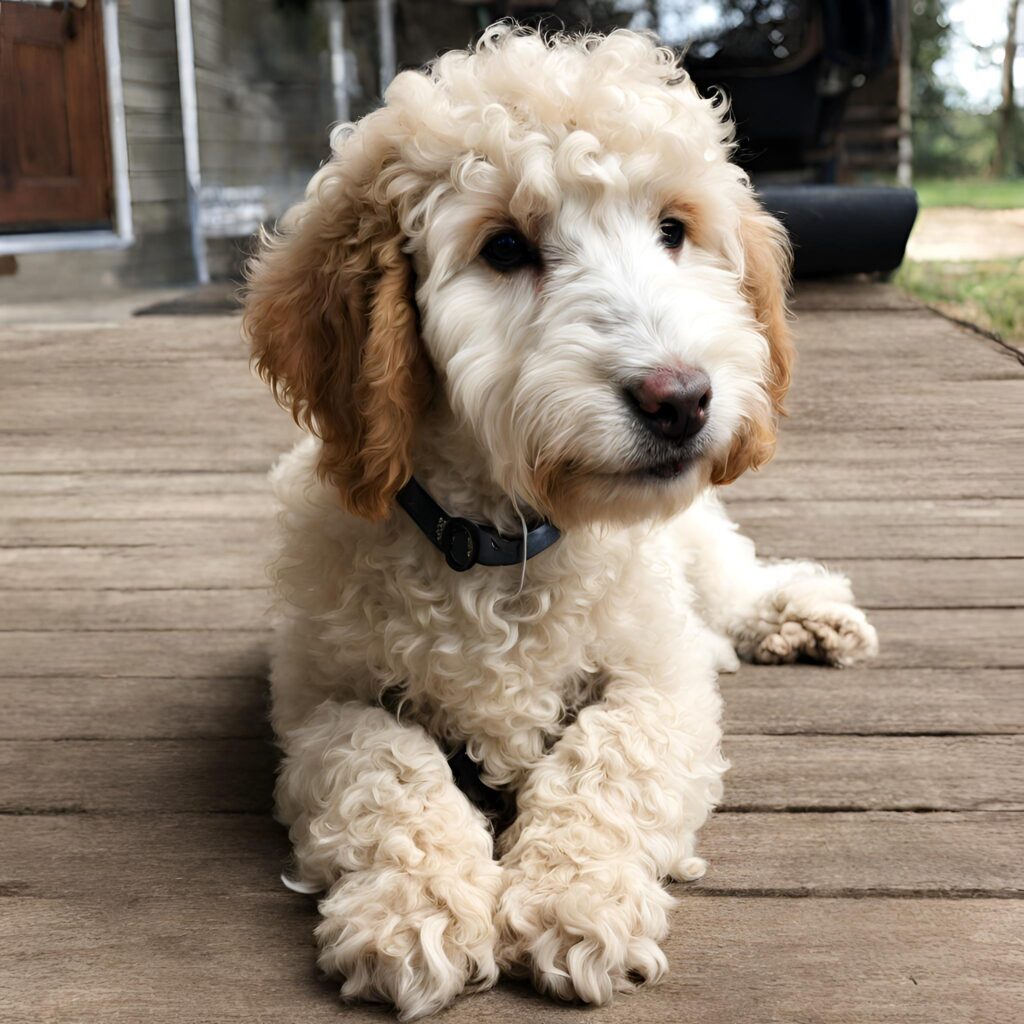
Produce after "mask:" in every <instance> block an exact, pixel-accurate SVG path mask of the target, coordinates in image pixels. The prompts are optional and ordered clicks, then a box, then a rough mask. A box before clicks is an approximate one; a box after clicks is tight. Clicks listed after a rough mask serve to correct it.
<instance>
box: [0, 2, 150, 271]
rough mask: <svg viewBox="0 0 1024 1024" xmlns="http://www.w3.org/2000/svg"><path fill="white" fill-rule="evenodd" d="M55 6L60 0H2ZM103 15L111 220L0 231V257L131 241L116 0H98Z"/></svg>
mask: <svg viewBox="0 0 1024 1024" xmlns="http://www.w3.org/2000/svg"><path fill="white" fill-rule="evenodd" d="M3 2H4V3H12V2H13V3H26V2H27V3H37V4H40V5H41V6H43V5H48V6H57V5H59V4H61V3H62V2H63V0H3ZM98 2H99V3H101V5H102V15H103V52H104V56H105V57H106V65H107V120H108V123H109V127H110V169H111V177H112V179H113V186H114V210H113V215H114V223H113V226H112V227H111V228H105V229H100V230H96V231H36V232H27V233H25V234H16V235H13V234H12V235H5V234H0V256H7V255H12V256H19V255H25V254H28V253H35V252H71V251H81V250H85V249H127V248H128V246H130V245H131V244H132V243H133V242H134V241H135V234H134V231H133V228H132V195H131V186H130V183H129V180H128V134H127V131H126V129H125V119H124V88H123V86H122V83H121V44H120V40H119V38H118V20H117V19H118V13H117V5H118V0H98Z"/></svg>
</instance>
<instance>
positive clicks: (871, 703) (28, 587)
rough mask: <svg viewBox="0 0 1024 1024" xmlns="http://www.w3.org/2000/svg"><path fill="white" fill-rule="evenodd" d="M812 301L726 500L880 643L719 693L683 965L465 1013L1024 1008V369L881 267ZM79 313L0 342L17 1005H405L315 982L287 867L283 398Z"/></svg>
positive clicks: (212, 334)
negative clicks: (719, 779) (271, 491)
mask: <svg viewBox="0 0 1024 1024" xmlns="http://www.w3.org/2000/svg"><path fill="white" fill-rule="evenodd" d="M797 308H798V311H799V314H800V322H799V342H800V349H801V364H800V368H799V373H798V381H797V385H796V387H795V388H794V391H793V393H792V397H791V401H790V406H791V409H792V413H793V414H792V418H791V420H790V421H789V422H788V424H787V425H786V427H785V431H784V435H783V441H782V445H781V448H780V453H779V456H778V458H777V459H776V461H775V462H774V463H773V464H772V465H771V466H769V467H768V468H766V469H765V470H764V471H762V472H761V473H759V474H757V475H754V476H750V477H748V478H746V479H744V480H743V481H741V482H740V483H739V484H738V485H736V486H735V487H734V488H733V495H732V497H733V500H732V503H731V507H732V509H733V510H734V512H735V514H736V516H737V517H738V518H739V520H740V521H741V522H742V524H743V525H744V527H745V528H746V529H747V530H748V531H749V532H750V533H751V534H752V535H753V536H754V537H755V539H756V540H757V541H758V543H759V546H760V548H761V550H762V551H763V552H764V553H766V554H770V555H776V556H791V555H794V556H795V555H804V556H815V557H818V558H821V559H825V560H827V561H828V562H830V563H832V564H834V565H837V566H841V567H842V568H844V569H846V570H848V571H849V573H850V574H851V575H852V577H853V579H854V582H855V587H856V591H857V594H858V596H859V598H860V599H861V600H862V602H863V603H864V604H865V605H866V606H867V607H868V608H869V609H871V615H872V618H873V621H874V622H875V623H876V625H877V626H878V629H879V633H880V635H881V641H882V653H881V656H880V657H879V659H878V660H877V661H876V662H875V663H874V664H872V665H871V666H870V667H869V668H866V669H857V670H851V671H847V672H837V671H830V670H826V669H818V668H812V667H797V668H781V669H753V668H744V669H743V670H742V672H741V673H740V674H739V675H738V676H735V677H731V678H726V679H724V680H723V689H724V692H725V696H726V703H727V736H728V739H727V753H728V755H729V756H730V758H731V759H732V762H733V766H734V767H733V769H732V771H731V772H730V773H729V775H728V777H727V785H726V798H725V805H724V807H723V809H722V811H721V812H720V813H719V814H718V815H717V816H716V818H715V820H714V821H713V823H712V824H711V825H710V826H709V827H708V829H707V830H706V832H705V838H704V842H703V850H704V851H705V852H706V855H707V856H708V857H709V858H710V860H711V869H710V871H709V873H708V875H707V877H706V878H705V879H704V880H703V881H702V882H700V883H698V884H696V885H693V886H689V887H682V886H679V887H676V891H677V893H678V895H679V896H680V897H681V898H680V901H679V904H678V906H677V909H676V910H675V913H674V927H673V931H672V935H671V938H670V940H669V942H668V946H667V951H668V954H669V959H670V961H671V965H672V971H671V974H670V976H669V978H668V980H667V981H666V982H665V983H664V984H663V985H662V986H661V987H659V988H656V989H652V990H650V991H641V992H638V993H637V994H635V995H633V996H630V997H626V998H622V999H621V1000H620V1001H619V1002H618V1003H617V1004H616V1005H615V1006H614V1007H612V1008H610V1009H606V1010H601V1011H586V1010H583V1009H580V1008H560V1007H556V1006H553V1005H549V1004H547V1003H543V1002H540V1001H539V1000H538V999H537V998H536V997H534V996H533V995H532V993H531V992H530V991H529V990H528V989H526V988H524V987H519V986H512V985H507V984H503V985H502V986H500V987H499V988H498V989H497V990H496V991H494V992H492V993H489V994H487V995H483V996H478V997H473V998H469V999H464V1000H462V1001H460V1002H459V1003H458V1004H457V1005H456V1006H455V1008H454V1009H453V1010H451V1011H450V1012H449V1013H448V1014H447V1015H446V1016H445V1018H444V1019H445V1020H446V1021H448V1022H450V1024H462V1022H467V1024H468V1022H471V1021H477V1020H498V1021H501V1020H508V1021H511V1020H517V1019H520V1018H521V1017H523V1016H527V1015H529V1016H530V1017H531V1018H532V1019H533V1020H544V1021H547V1020H551V1021H556V1020H557V1021H560V1022H566V1024H575V1022H580V1021H584V1020H585V1021H587V1022H588V1024H593V1022H597V1021H600V1022H602V1024H620V1022H626V1021H629V1022H631V1024H633V1022H635V1024H644V1022H661V1021H665V1022H668V1021H676V1020H680V1021H691V1020H692V1021H700V1022H701V1024H760V1022H766V1021H779V1022H783V1021H785V1022H791V1021H800V1022H808V1024H832V1022H834V1024H859V1022H868V1021H871V1022H876V1021H891V1022H894V1024H911V1022H921V1024H926V1022H927V1024H937V1022H938V1024H959V1022H963V1024H967V1022H979V1021H998V1022H1000V1024H1011V1022H1013V1021H1015V1020H1021V1019H1024V903H1022V902H1021V899H1020V897H1021V896H1022V895H1024V829H1022V826H1024V816H1022V813H1021V812H1022V811H1024V737H1022V735H1021V734H1022V730H1024V580H1022V576H1024V572H1022V567H1024V561H1022V559H1024V365H1022V363H1021V361H1019V360H1018V359H1017V358H1016V357H1015V355H1014V353H1012V352H1010V351H1007V350H1006V349H1005V348H1003V347H1000V346H999V345H998V344H996V343H994V342H990V341H988V340H986V339H985V338H983V337H981V336H979V335H977V334H974V333H972V332H970V331H968V330H965V329H962V328H960V327H957V326H955V325H952V324H950V323H949V322H947V321H945V320H943V319H941V318H940V317H939V316H937V315H935V314H932V313H930V312H928V311H926V310H923V309H921V308H919V307H916V306H914V305H912V304H910V303H909V302H907V301H905V300H904V299H902V298H901V297H900V296H899V295H898V294H897V293H895V292H893V291H892V290H890V289H887V288H885V287H883V286H877V285H853V284H849V285H831V286H816V287H813V288H805V289H803V290H802V291H801V292H800V293H799V295H798V301H797ZM8 312H9V318H11V317H10V311H8ZM16 312H17V311H16V310H15V311H14V315H13V319H14V320H15V321H16V320H17V316H16ZM47 319H48V320H49V321H50V322H49V323H45V322H28V323H24V324H17V323H14V324H12V325H9V326H7V327H4V328H2V329H0V360H2V362H0V431H2V433H0V473H2V475H0V544H2V547H0V587H2V589H0V629H2V632H0V676H2V678H0V687H2V691H3V705H2V707H3V712H2V714H0V810H2V812H3V814H2V816H0V1021H4V1022H12V1024H14V1022H17V1024H28V1022H37V1021H60V1022H75V1024H78V1022H86V1021H88V1022H92V1021H97V1022H100V1021H102V1022H104V1024H119V1022H125V1024H136V1022H143V1021H144V1022H147V1024H149V1022H152V1024H163V1022H166V1024H199V1022H216V1024H224V1022H235V1021H237V1022H240V1024H253V1022H255V1021H273V1022H282V1024H306V1022H318V1021H335V1020H337V1019H338V1017H339V1015H340V1016H341V1018H342V1019H343V1020H347V1021H362V1020H375V1021H382V1020H386V1019H388V1015H387V1013H386V1012H385V1011H383V1010H380V1009H374V1008H365V1007H359V1008H343V1007H341V1006H340V1004H339V1003H338V1001H337V998H336V987H335V986H334V985H333V984H330V983H325V982H322V981H320V980H318V979H317V977H316V976H315V972H314V967H313V942H312V928H313V925H314V921H315V907H314V904H313V901H312V900H310V899H308V898H304V897H302V896H297V895H295V894H293V893H291V892H288V891H286V890H285V889H284V888H283V887H282V885H281V884H280V882H279V881H278V874H279V871H280V869H281V866H282V863H283V859H284V857H285V856H286V852H287V850H286V843H285V839H284V836H283V835H282V834H281V831H280V829H278V828H277V827H276V826H275V825H274V823H273V822H272V820H271V819H270V817H269V814H268V808H269V805H270V793H271V783H272V773H273V767H274V753H273V751H272V749H271V746H270V744H269V742H268V734H267V728H266V726H265V723H264V711H265V700H266V685H265V675H264V674H265V656H264V653H263V648H264V639H265V625H264V623H263V619H262V615H263V609H264V607H265V604H266V594H265V583H264V577H263V573H262V568H261V565H262V560H263V558H264V556H265V554H266V550H267V520H268V516H269V514H270V503H269V498H268V494H267V488H266V485H265V482H264V472H265V470H266V468H267V466H268V464H269V462H270V460H271V458H272V457H273V455H274V454H275V453H276V452H278V451H280V450H281V449H283V448H284V447H285V445H286V444H287V443H288V441H289V439H290V437H291V436H292V428H291V427H290V425H289V423H288V421H287V417H286V416H285V415H284V414H283V413H280V412H279V411H277V410H276V409H275V407H274V406H273V404H272V402H271V400H270V398H269V396H268V395H267V394H266V393H265V392H264V389H263V387H262V386H261V385H259V384H258V383H257V382H255V381H253V380H252V379H250V377H249V375H248V372H247V369H246V356H245V354H244V352H243V350H242V348H241V345H240V343H239V341H238V336H237V335H238V323H237V320H236V319H234V318H232V317H195V318H170V317H147V318H144V319H137V320H130V319H125V318H115V319H114V320H113V321H112V322H109V323H105V324H104V323H86V322H79V321H75V322H70V323H59V322H57V320H58V319H59V316H58V315H57V314H56V313H55V314H52V315H50V316H49V317H48V318H47Z"/></svg>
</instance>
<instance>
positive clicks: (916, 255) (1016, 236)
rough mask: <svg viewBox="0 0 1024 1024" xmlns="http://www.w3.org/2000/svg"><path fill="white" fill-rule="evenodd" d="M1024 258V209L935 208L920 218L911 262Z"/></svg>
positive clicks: (909, 247)
mask: <svg viewBox="0 0 1024 1024" xmlns="http://www.w3.org/2000/svg"><path fill="white" fill-rule="evenodd" d="M1020 257H1024V209H1018V210H977V209H974V208H973V207H970V206H949V207H935V208H932V209H927V210H922V211H921V212H920V213H919V214H918V216H917V223H916V224H915V225H914V231H913V234H911V236H910V243H909V244H908V245H907V259H911V260H920V261H928V260H932V261H938V262H945V263H959V262H965V261H971V262H974V261H983V260H1012V259H1018V258H1020Z"/></svg>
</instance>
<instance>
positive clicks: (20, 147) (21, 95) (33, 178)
mask: <svg viewBox="0 0 1024 1024" xmlns="http://www.w3.org/2000/svg"><path fill="white" fill-rule="evenodd" d="M100 4H101V0H87V2H86V3H85V5H84V6H83V7H82V8H81V9H79V8H78V7H77V6H75V5H71V4H69V5H68V6H67V7H64V6H62V5H59V4H58V5H53V6H45V5H42V4H34V3H10V2H3V0H0V233H2V232H11V231H36V230H56V229H65V228H68V229H74V228H97V227H109V226H110V224H111V219H112V197H111V178H110V155H109V154H110V145H109V131H108V123H107V97H106V70H105V62H104V59H103V24H102V12H101V10H100Z"/></svg>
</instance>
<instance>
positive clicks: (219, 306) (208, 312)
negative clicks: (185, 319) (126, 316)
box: [134, 281, 242, 316]
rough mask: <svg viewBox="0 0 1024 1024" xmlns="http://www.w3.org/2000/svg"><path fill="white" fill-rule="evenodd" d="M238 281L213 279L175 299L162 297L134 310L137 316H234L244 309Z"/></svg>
mask: <svg viewBox="0 0 1024 1024" xmlns="http://www.w3.org/2000/svg"><path fill="white" fill-rule="evenodd" d="M240 289H241V285H240V284H239V283H238V282H237V281H213V282H211V283H210V284H204V285H200V286H199V287H198V288H193V289H191V290H190V291H187V292H184V293H183V294H181V295H176V296H175V297H174V298H173V299H161V300H160V301H159V302H154V303H153V304H152V305H151V306H143V307H142V308H141V309H136V310H135V311H134V315H135V316H234V315H235V314H237V313H240V312H241V311H242V303H241V300H240V298H239V291H240Z"/></svg>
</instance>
